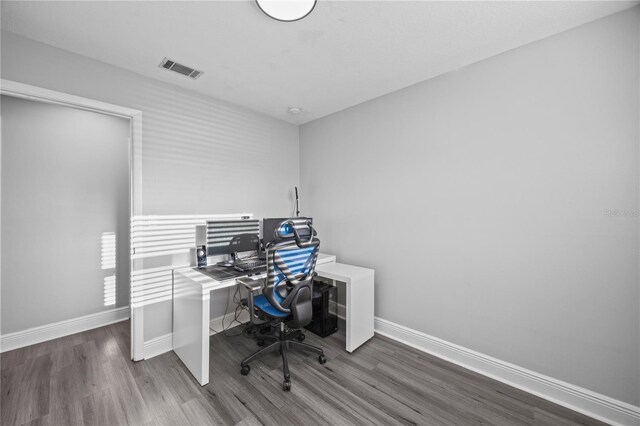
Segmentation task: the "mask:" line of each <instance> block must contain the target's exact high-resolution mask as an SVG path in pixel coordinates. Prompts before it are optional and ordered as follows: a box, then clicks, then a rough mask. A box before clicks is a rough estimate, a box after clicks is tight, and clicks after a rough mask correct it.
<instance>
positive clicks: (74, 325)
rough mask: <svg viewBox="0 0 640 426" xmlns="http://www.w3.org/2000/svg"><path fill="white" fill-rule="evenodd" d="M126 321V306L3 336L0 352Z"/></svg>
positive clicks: (127, 315) (127, 313)
mask: <svg viewBox="0 0 640 426" xmlns="http://www.w3.org/2000/svg"><path fill="white" fill-rule="evenodd" d="M126 319H129V307H128V306H125V307H123V308H116V309H111V310H108V311H102V312H98V313H95V314H90V315H85V316H83V317H78V318H72V319H69V320H65V321H60V322H56V323H53V324H47V325H43V326H40V327H33V328H28V329H26V330H23V331H17V332H15V333H9V334H5V335H3V336H1V337H0V352H7V351H12V350H14V349H18V348H23V347H25V346H29V345H35V344H36V343H41V342H46V341H48V340H52V339H57V338H59V337H64V336H68V335H70V334H75V333H80V332H82V331H87V330H91V329H94V328H98V327H103V326H105V325H109V324H113V323H115V322H120V321H124V320H126Z"/></svg>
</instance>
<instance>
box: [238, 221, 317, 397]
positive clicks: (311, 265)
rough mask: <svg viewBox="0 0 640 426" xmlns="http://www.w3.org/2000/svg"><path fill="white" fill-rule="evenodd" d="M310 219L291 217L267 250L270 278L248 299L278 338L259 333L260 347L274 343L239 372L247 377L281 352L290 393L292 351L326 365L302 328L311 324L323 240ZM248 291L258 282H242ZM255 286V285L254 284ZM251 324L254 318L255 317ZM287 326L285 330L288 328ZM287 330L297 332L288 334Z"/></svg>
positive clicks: (254, 312)
mask: <svg viewBox="0 0 640 426" xmlns="http://www.w3.org/2000/svg"><path fill="white" fill-rule="evenodd" d="M316 235H317V234H316V231H315V230H314V229H313V227H312V226H311V223H310V222H309V221H308V219H305V218H292V219H287V220H285V221H283V222H282V223H281V224H280V226H278V227H277V228H276V230H275V231H274V236H275V240H274V243H273V244H272V245H271V246H269V247H267V278H266V280H265V286H264V288H263V290H262V294H261V295H259V296H255V297H253V295H252V294H251V293H250V297H249V300H248V304H249V309H250V313H251V315H252V316H254V315H256V316H257V317H258V318H261V319H262V320H264V321H265V322H264V323H263V328H264V325H267V328H269V329H271V328H272V327H274V326H275V328H276V329H277V336H275V335H273V334H268V333H266V334H263V333H258V335H257V339H258V345H264V342H265V340H269V341H272V342H273V343H271V344H270V345H268V346H266V347H263V348H262V349H260V350H259V351H257V352H255V353H254V354H253V355H251V356H249V357H247V358H245V359H244V360H243V361H242V362H241V363H240V367H241V369H240V372H241V373H242V375H244V376H246V375H247V374H249V371H251V367H250V366H249V363H251V362H252V361H254V360H256V359H258V358H260V357H262V356H264V355H265V354H268V353H270V352H275V351H276V350H278V351H279V352H280V354H281V355H282V367H283V373H284V382H283V383H282V389H283V390H285V391H289V390H291V376H290V374H289V363H288V360H287V352H288V351H289V350H290V349H293V348H299V349H304V350H307V351H310V352H313V353H316V354H318V361H319V362H320V364H324V363H325V362H327V357H326V356H325V355H324V351H323V350H322V349H321V348H318V347H316V346H312V345H309V344H306V343H303V342H302V341H303V340H304V334H302V332H301V331H300V329H301V328H302V327H304V326H305V325H307V324H309V322H311V316H312V308H311V295H312V289H311V285H312V280H313V277H314V276H315V275H316V273H315V267H316V261H317V259H318V248H319V246H320V240H319V239H318V238H316ZM239 281H240V282H241V283H242V284H244V285H245V286H246V287H247V288H249V289H250V290H251V288H252V287H253V289H254V290H255V281H253V282H251V280H247V279H242V280H239ZM252 284H253V285H252ZM251 322H252V324H255V323H254V319H253V317H252V320H251ZM285 326H286V328H285ZM286 329H293V330H295V331H293V332H290V333H287V332H286Z"/></svg>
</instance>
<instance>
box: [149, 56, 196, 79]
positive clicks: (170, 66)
mask: <svg viewBox="0 0 640 426" xmlns="http://www.w3.org/2000/svg"><path fill="white" fill-rule="evenodd" d="M159 66H160V68H164V69H167V70H170V71H173V72H177V73H178V74H182V75H186V76H187V77H190V78H193V79H194V80H195V79H196V78H198V77H200V76H201V75H202V74H203V73H202V71H198V70H197V69H194V68H191V67H188V66H186V65H182V64H179V63H177V62H176V61H172V60H171V59H167V58H164V59H163V60H162V62H160V65H159Z"/></svg>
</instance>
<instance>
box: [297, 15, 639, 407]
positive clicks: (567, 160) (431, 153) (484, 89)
mask: <svg viewBox="0 0 640 426" xmlns="http://www.w3.org/2000/svg"><path fill="white" fill-rule="evenodd" d="M638 32H639V9H638V8H637V7H636V8H634V9H632V10H629V11H626V12H623V13H620V14H617V15H613V16H611V17H607V18H605V19H602V20H599V21H596V22H593V23H590V24H587V25H584V26H582V27H579V28H576V29H574V30H571V31H569V32H566V33H563V34H559V35H557V36H554V37H551V38H548V39H545V40H542V41H539V42H536V43H533V44H530V45H527V46H524V47H521V48H518V49H515V50H512V51H510V52H507V53H505V54H502V55H499V56H496V57H493V58H490V59H487V60H484V61H482V62H479V63H476V64H474V65H471V66H468V67H466V68H464V69H461V70H459V71H456V72H452V73H449V74H446V75H443V76H440V77H437V78H434V79H431V80H428V81H426V82H423V83H420V84H417V85H415V86H412V87H409V88H407V89H404V90H401V91H398V92H395V93H392V94H390V95H387V96H384V97H381V98H378V99H375V100H373V101H370V102H367V103H364V104H361V105H358V106H356V107H353V108H350V109H347V110H344V111H342V112H339V113H336V114H333V115H331V116H328V117H325V118H322V119H319V120H316V121H314V122H311V123H308V124H306V125H303V126H302V127H301V129H300V157H301V159H302V163H301V185H302V194H303V197H304V206H305V211H304V213H305V214H308V215H312V216H313V217H314V219H315V221H316V224H317V227H318V229H321V230H322V235H321V240H322V245H323V251H326V252H330V253H335V254H337V255H338V258H339V259H340V260H341V261H344V262H346V263H353V264H357V265H362V266H367V267H371V268H375V270H376V308H375V311H376V315H377V316H378V317H381V318H384V319H387V320H389V321H393V322H395V323H399V324H401V325H404V326H407V327H410V328H413V329H415V330H419V331H421V332H424V333H427V334H430V335H433V336H436V337H438V338H441V339H445V340H447V341H449V342H453V343H455V344H458V345H462V346H464V347H467V348H470V349H473V350H476V351H479V352H482V353H484V354H488V355H491V356H494V357H496V358H498V359H502V360H504V361H508V362H511V363H513V364H516V365H519V366H522V367H525V368H528V369H530V370H533V371H536V372H539V373H543V374H546V375H549V376H551V377H554V378H557V379H561V380H564V381H566V382H569V383H572V384H575V385H579V386H582V387H585V388H587V389H591V390H594V391H597V392H600V393H602V394H605V395H607V396H610V397H613V398H616V399H619V400H622V401H625V402H628V403H631V404H634V405H636V406H637V405H639V402H640V390H639V386H640V385H639V384H640V366H639V362H638V360H639V359H640V349H639V348H640V342H639V338H640V309H639V304H640V294H639V279H640V274H639V241H638V239H639V219H638V208H639V174H638V164H639V149H638V143H639V142H638V141H639V130H638V126H639V102H638V94H639V83H638V81H639V66H638V61H639V55H638V49H639V42H638ZM411 54H419V52H412V53H411ZM612 210H618V213H613V215H614V216H615V215H616V214H618V216H617V217H612V216H611V214H610V211H612Z"/></svg>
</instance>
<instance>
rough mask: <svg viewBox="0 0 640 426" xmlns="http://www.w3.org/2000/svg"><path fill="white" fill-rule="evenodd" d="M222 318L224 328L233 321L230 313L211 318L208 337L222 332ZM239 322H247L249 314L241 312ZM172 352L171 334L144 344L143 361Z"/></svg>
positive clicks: (232, 314)
mask: <svg viewBox="0 0 640 426" xmlns="http://www.w3.org/2000/svg"><path fill="white" fill-rule="evenodd" d="M223 318H224V323H225V326H227V327H229V325H230V323H231V321H233V318H234V313H233V312H230V313H227V315H226V316H225V315H222V316H219V317H217V318H213V319H212V320H211V321H209V336H213V335H214V334H218V333H220V332H221V331H222V319H223ZM238 320H239V321H240V322H247V321H249V313H248V312H247V311H246V310H243V311H242V313H241V314H240V316H239V317H238ZM171 350H173V334H172V333H168V334H165V335H162V336H159V337H156V338H154V339H151V340H148V341H146V342H144V359H149V358H153V357H154V356H158V355H162V354H163V353H165V352H169V351H171Z"/></svg>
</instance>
